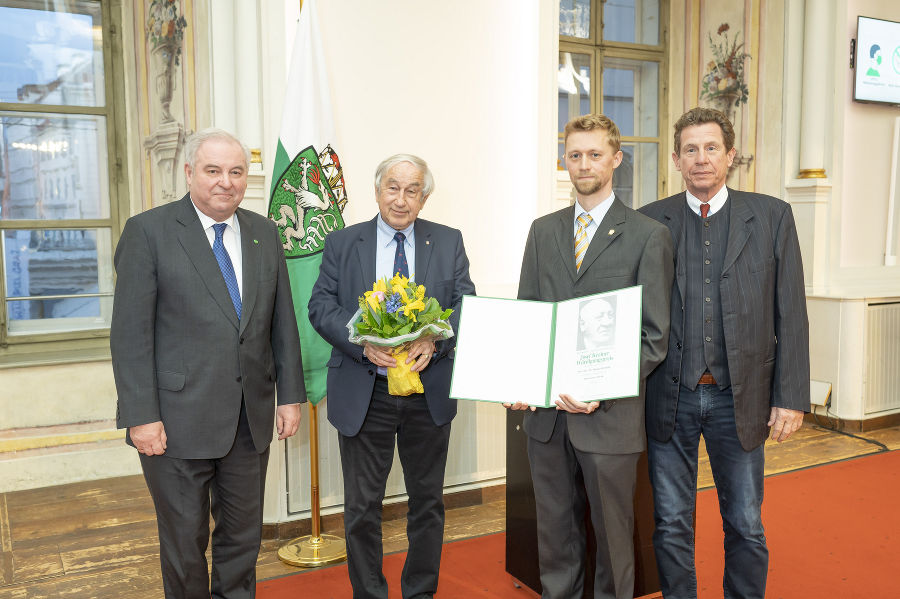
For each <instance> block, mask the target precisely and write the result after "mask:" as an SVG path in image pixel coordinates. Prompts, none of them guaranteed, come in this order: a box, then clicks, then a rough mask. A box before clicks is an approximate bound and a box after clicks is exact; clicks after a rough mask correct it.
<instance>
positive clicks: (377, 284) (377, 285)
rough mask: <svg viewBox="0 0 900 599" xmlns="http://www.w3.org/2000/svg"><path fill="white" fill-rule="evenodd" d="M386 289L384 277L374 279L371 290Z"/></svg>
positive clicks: (383, 290)
mask: <svg viewBox="0 0 900 599" xmlns="http://www.w3.org/2000/svg"><path fill="white" fill-rule="evenodd" d="M387 290H388V289H387V285H386V284H385V282H384V279H378V280H377V281H375V283H374V284H373V285H372V291H382V292H385V291H387Z"/></svg>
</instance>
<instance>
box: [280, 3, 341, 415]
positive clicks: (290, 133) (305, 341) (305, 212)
mask: <svg viewBox="0 0 900 599" xmlns="http://www.w3.org/2000/svg"><path fill="white" fill-rule="evenodd" d="M317 23H318V16H317V14H316V0H306V1H305V2H304V3H303V8H302V10H301V11H300V20H299V22H298V23H297V35H296V37H295V39H294V50H293V53H292V55H291V63H290V73H289V75H288V78H287V89H286V92H285V98H284V112H283V113H282V116H281V133H280V135H279V138H278V148H277V150H276V152H275V167H274V169H273V172H272V190H271V195H270V200H269V213H268V214H269V218H271V219H272V220H273V221H275V224H277V225H278V230H279V232H280V233H281V241H282V243H283V244H284V254H285V258H287V268H288V273H289V275H290V278H291V291H292V292H293V296H294V311H295V312H296V314H297V327H298V328H299V330H300V344H301V350H302V353H303V375H304V379H305V381H306V392H307V398H308V400H309V401H311V402H312V403H313V404H316V403H318V402H320V401H321V400H322V399H323V398H324V397H325V378H326V367H325V364H326V363H327V362H328V357H329V356H330V355H331V346H330V345H329V344H328V343H327V342H326V341H325V340H324V339H322V338H321V337H320V336H319V334H318V333H316V332H315V330H313V328H312V325H310V323H309V310H308V309H307V304H308V303H309V296H310V294H311V293H312V288H313V285H314V284H315V282H316V278H317V277H318V276H319V265H320V264H321V263H322V250H323V249H324V248H325V237H326V236H327V235H328V234H329V233H331V232H332V231H336V230H338V229H343V228H344V219H343V217H342V216H341V212H342V211H343V209H344V206H345V205H346V203H347V194H346V191H345V189H344V173H343V169H342V168H341V162H340V159H339V158H338V155H337V152H336V151H335V150H334V148H333V147H332V144H333V143H334V139H335V135H334V122H333V119H332V114H331V98H330V96H329V92H328V73H327V72H326V70H325V61H324V59H323V56H322V43H321V40H320V38H319V31H318V28H317Z"/></svg>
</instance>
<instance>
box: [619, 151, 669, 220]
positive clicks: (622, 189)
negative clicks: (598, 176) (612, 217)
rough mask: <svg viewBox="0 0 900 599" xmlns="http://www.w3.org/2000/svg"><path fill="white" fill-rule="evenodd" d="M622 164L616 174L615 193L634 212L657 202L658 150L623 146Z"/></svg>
mask: <svg viewBox="0 0 900 599" xmlns="http://www.w3.org/2000/svg"><path fill="white" fill-rule="evenodd" d="M622 155H623V156H622V164H620V165H619V168H617V169H616V170H615V171H613V191H615V192H616V196H617V197H618V198H619V199H620V200H622V202H624V203H625V205H626V206H631V207H632V208H640V207H641V206H646V205H647V204H649V203H650V202H653V201H655V200H658V199H659V197H658V194H659V191H658V180H659V172H658V169H659V146H658V144H655V143H636V142H622Z"/></svg>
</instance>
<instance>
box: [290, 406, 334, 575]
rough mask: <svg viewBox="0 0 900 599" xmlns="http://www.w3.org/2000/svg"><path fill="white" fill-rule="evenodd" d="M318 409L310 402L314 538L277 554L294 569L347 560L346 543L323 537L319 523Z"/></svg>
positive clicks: (297, 541) (293, 543)
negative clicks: (294, 567)
mask: <svg viewBox="0 0 900 599" xmlns="http://www.w3.org/2000/svg"><path fill="white" fill-rule="evenodd" d="M318 412H319V409H318V408H317V407H316V404H314V403H312V402H309V462H310V475H309V477H310V509H311V512H310V523H311V525H312V534H310V535H307V536H305V537H297V538H296V539H293V540H291V541H289V542H288V543H287V544H285V545H283V546H282V547H281V549H279V550H278V559H280V560H281V561H283V562H284V563H286V564H290V565H292V566H301V567H304V568H315V567H317V566H324V565H325V564H333V563H335V562H340V561H344V560H345V559H347V545H346V543H345V542H344V539H342V538H341V537H337V536H335V535H329V534H323V533H322V530H321V528H322V527H321V522H320V520H319V418H318Z"/></svg>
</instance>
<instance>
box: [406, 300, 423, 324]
mask: <svg viewBox="0 0 900 599" xmlns="http://www.w3.org/2000/svg"><path fill="white" fill-rule="evenodd" d="M424 309H425V303H424V302H423V301H422V300H420V299H417V300H416V301H414V302H410V303H408V304H406V305H405V306H403V314H404V315H405V316H407V317H409V318H412V319H413V320H415V319H416V312H418V311H419V310H424Z"/></svg>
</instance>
